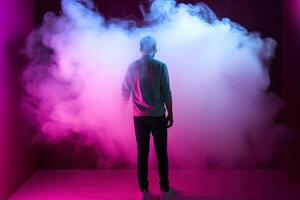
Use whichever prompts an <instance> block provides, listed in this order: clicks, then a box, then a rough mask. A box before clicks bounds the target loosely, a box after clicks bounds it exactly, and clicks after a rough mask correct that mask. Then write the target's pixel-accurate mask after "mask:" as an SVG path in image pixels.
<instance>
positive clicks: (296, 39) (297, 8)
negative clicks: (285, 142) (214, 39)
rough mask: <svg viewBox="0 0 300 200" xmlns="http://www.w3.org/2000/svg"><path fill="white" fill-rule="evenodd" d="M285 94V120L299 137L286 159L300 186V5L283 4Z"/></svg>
mask: <svg viewBox="0 0 300 200" xmlns="http://www.w3.org/2000/svg"><path fill="white" fill-rule="evenodd" d="M282 44H283V50H282V72H281V74H282V83H283V84H282V94H283V98H284V99H285V101H286V104H287V107H286V110H285V113H284V120H285V121H286V122H287V123H288V125H289V127H291V128H292V129H293V130H295V132H296V134H297V136H296V138H295V139H294V142H293V144H292V145H290V149H289V152H287V156H286V163H287V164H286V167H287V171H288V172H289V174H290V175H291V176H292V177H294V178H296V179H297V180H298V182H300V170H299V169H300V157H299V154H300V123H299V122H300V68H299V63H300V51H299V47H300V1H299V0H285V1H283V23H282Z"/></svg>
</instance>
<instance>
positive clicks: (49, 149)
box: [0, 0, 300, 199]
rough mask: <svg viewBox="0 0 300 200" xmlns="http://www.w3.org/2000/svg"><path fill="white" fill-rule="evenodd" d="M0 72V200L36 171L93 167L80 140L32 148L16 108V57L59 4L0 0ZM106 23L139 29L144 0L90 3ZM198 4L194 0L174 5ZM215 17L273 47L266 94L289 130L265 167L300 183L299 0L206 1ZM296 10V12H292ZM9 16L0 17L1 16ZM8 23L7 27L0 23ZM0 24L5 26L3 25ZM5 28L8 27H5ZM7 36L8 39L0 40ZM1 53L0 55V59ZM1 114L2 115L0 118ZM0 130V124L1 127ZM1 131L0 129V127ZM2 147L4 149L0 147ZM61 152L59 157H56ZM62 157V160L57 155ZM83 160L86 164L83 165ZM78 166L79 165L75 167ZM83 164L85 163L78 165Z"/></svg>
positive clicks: (90, 152) (19, 60) (19, 62)
mask: <svg viewBox="0 0 300 200" xmlns="http://www.w3.org/2000/svg"><path fill="white" fill-rule="evenodd" d="M0 2H1V5H2V7H1V9H0V11H1V12H0V16H1V17H0V22H1V23H0V25H1V26H0V28H1V30H0V36H1V37H0V39H2V40H5V42H4V43H2V40H1V43H0V48H1V57H0V67H1V69H2V68H3V69H4V72H5V74H3V76H1V77H6V79H7V80H0V84H1V83H2V82H5V84H6V85H7V88H8V90H7V92H5V94H2V93H1V94H0V95H6V96H9V97H10V98H9V99H11V101H10V102H9V104H7V105H6V107H7V109H8V110H9V113H10V114H9V115H7V116H6V121H5V122H0V123H2V124H3V123H5V124H7V128H6V129H3V130H2V129H1V130H0V131H2V132H1V133H0V199H6V198H7V197H8V196H9V195H10V194H12V193H13V192H14V191H15V190H16V189H17V188H18V187H19V186H20V185H21V184H22V183H24V181H26V180H27V179H28V178H29V177H30V176H31V175H32V174H33V173H34V172H35V171H37V170H39V169H45V168H48V169H56V168H95V167H96V166H97V164H96V158H97V155H95V151H94V149H95V148H93V146H90V147H84V148H82V149H81V150H80V151H79V152H78V151H77V152H76V154H75V153H74V152H75V149H74V146H76V143H77V142H78V141H79V140H80V137H79V136H76V135H74V137H73V139H72V140H71V142H70V141H62V142H61V144H49V143H47V144H34V143H32V142H31V139H32V138H33V137H34V133H33V132H34V131H33V130H34V129H31V128H30V127H29V125H28V124H26V121H24V119H22V117H21V115H20V114H19V113H18V105H19V104H20V97H21V96H20V94H21V90H22V89H21V86H20V82H19V79H20V74H21V71H22V68H23V67H24V66H26V59H25V58H24V56H23V55H22V53H21V48H22V46H24V44H25V40H26V37H27V36H28V34H29V33H30V31H32V30H33V29H34V26H38V25H40V24H41V22H42V19H43V15H44V13H45V12H47V11H52V12H55V13H57V14H58V13H59V12H60V1H59V0H10V1H5V0H0ZM95 2H96V5H97V7H98V9H99V10H100V12H101V13H102V14H103V15H104V17H105V18H107V19H110V18H122V19H123V18H125V19H134V20H136V21H137V22H138V24H141V25H142V23H143V22H142V14H141V12H140V10H139V5H140V4H142V5H144V6H145V7H146V8H148V7H149V3H148V1H146V0H140V1H138V0H95ZM178 2H185V3H197V2H198V1H195V0H191V1H178ZM204 2H205V3H206V4H207V5H208V6H209V7H210V8H211V9H212V10H213V11H214V12H215V13H216V15H217V16H218V17H219V18H223V17H228V18H230V19H231V20H233V21H235V22H237V23H239V24H241V25H242V26H244V27H246V28H247V29H248V30H249V31H258V32H260V33H261V34H262V36H263V37H272V38H273V39H275V40H276V41H277V43H278V47H277V49H276V57H275V58H274V60H273V63H272V64H271V86H270V90H272V91H274V92H276V93H277V94H278V95H280V96H281V97H282V98H283V100H284V101H285V103H286V106H285V109H284V110H283V112H282V113H281V115H280V116H279V118H278V122H284V123H285V124H287V125H288V126H289V127H290V128H291V130H293V131H294V133H295V134H294V135H295V137H293V139H292V141H291V143H290V144H289V147H288V148H287V149H286V150H285V152H283V155H281V156H282V164H281V165H277V164H278V163H277V164H276V165H273V166H269V168H270V169H274V168H276V169H282V170H284V171H285V172H287V173H288V174H289V176H290V177H291V178H292V179H294V180H296V181H298V182H299V183H300V137H299V136H300V114H299V113H300V103H299V102H300V66H299V63H300V53H299V51H298V48H299V44H300V15H299V14H297V13H300V1H299V0H205V1H204ZM297 6H298V7H297ZM6 10H7V11H8V12H4V11H6ZM4 21H7V23H3V22H4ZM3 24H4V25H3ZM6 24H8V25H6ZM3 33H7V34H6V35H7V37H6V36H5V37H4V36H3ZM2 54H3V55H2ZM0 92H1V91H0ZM0 114H1V113H0ZM0 125H1V124H0ZM0 128H1V126H0ZM3 144H6V145H3ZM59 152H60V154H59ZM61 152H64V155H61ZM82 159H84V160H85V162H82ZM78 161H79V162H78ZM82 163H84V164H82Z"/></svg>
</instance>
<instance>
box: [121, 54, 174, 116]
mask: <svg viewBox="0 0 300 200" xmlns="http://www.w3.org/2000/svg"><path fill="white" fill-rule="evenodd" d="M130 95H132V102H133V115H134V116H162V115H164V114H165V111H166V109H165V106H164V103H170V102H171V101H172V95H171V89H170V82H169V74H168V69H167V66H166V64H164V63H162V62H160V61H158V60H155V59H154V58H152V57H151V56H149V55H145V56H143V57H142V58H141V59H139V60H136V61H135V62H133V63H132V64H131V65H130V66H129V67H128V69H127V72H126V75H125V79H124V81H123V84H122V97H123V99H124V100H125V101H128V100H129V98H130Z"/></svg>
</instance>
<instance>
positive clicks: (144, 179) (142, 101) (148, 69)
mask: <svg viewBox="0 0 300 200" xmlns="http://www.w3.org/2000/svg"><path fill="white" fill-rule="evenodd" d="M140 51H141V53H142V57H141V58H140V59H138V60H136V61H135V62H133V63H132V64H131V65H130V66H129V68H128V69H127V72H126V76H125V79H124V82H123V85H122V97H123V99H124V101H125V102H127V101H128V100H129V98H130V96H132V102H133V114H134V128H135V134H136V141H137V146H138V161H137V169H138V170H137V171H138V180H139V187H140V191H141V193H140V196H141V197H140V198H141V199H149V198H150V197H149V192H148V185H149V183H148V157H149V142H150V133H152V136H153V139H154V145H155V151H156V155H157V160H158V171H159V177H160V187H161V191H162V194H161V195H162V199H165V200H167V199H170V198H171V197H172V196H173V194H174V191H173V190H171V189H170V188H169V178H168V176H169V174H168V173H169V172H168V170H169V169H168V155H167V128H169V127H171V126H172V125H173V112H172V96H171V90H170V83H169V74H168V69H167V66H166V65H165V64H164V63H162V62H160V61H158V60H156V59H154V55H155V53H156V51H157V49H156V41H155V39H154V38H152V37H150V36H146V37H144V38H142V39H141V41H140ZM165 107H166V108H167V112H168V115H167V117H165V112H166V109H165Z"/></svg>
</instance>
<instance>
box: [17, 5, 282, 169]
mask: <svg viewBox="0 0 300 200" xmlns="http://www.w3.org/2000/svg"><path fill="white" fill-rule="evenodd" d="M61 7H62V12H61V14H60V15H58V16H57V15H55V14H54V13H52V12H49V13H46V14H45V16H44V21H43V24H42V25H41V27H39V28H37V29H36V30H35V31H34V32H33V33H32V34H31V35H30V37H29V38H28V42H27V46H26V53H27V55H28V57H29V58H30V60H31V63H30V65H29V66H28V67H27V68H26V69H25V70H24V72H23V77H22V78H23V79H22V82H23V84H24V87H25V90H26V92H27V95H26V96H24V101H23V102H24V109H23V111H24V113H25V114H26V116H28V117H29V118H30V120H31V121H32V122H34V124H35V125H37V127H38V128H39V130H40V135H39V137H40V138H43V139H44V140H46V141H59V140H61V139H64V138H68V137H70V135H71V134H73V133H78V134H81V135H84V136H86V137H85V140H84V141H82V142H84V143H87V144H89V143H94V142H95V141H96V142H97V146H98V147H97V148H99V149H98V152H99V165H105V166H107V167H112V166H114V163H116V162H120V160H121V161H123V162H124V163H127V165H128V166H135V162H136V141H135V135H134V129H133V120H132V104H131V103H129V105H128V106H127V107H126V111H125V113H124V112H122V108H121V103H120V100H121V98H120V97H121V96H120V95H121V84H122V81H123V78H124V75H125V71H126V69H127V67H128V66H129V64H130V63H131V62H133V61H134V60H136V59H138V58H139V57H140V52H139V40H140V39H141V38H142V37H144V36H146V35H151V36H153V37H154V38H155V39H156V40H157V49H158V52H157V55H156V58H157V59H159V60H161V61H163V62H165V63H166V64H167V66H168V70H169V73H170V81H171V90H172V94H173V100H174V102H173V104H174V105H173V106H174V126H173V127H172V128H170V129H169V132H168V134H169V141H168V142H169V143H168V150H169V159H170V163H171V165H172V166H173V167H181V168H188V167H207V166H221V167H227V166H256V165H257V164H259V163H268V162H270V161H271V160H272V156H273V155H274V153H276V151H278V148H279V147H278V138H279V137H280V136H281V135H282V125H276V124H275V123H274V120H275V118H276V117H277V115H278V113H279V111H280V109H281V107H282V102H281V100H280V99H279V98H278V97H277V96H276V95H275V94H273V93H272V92H269V91H268V87H269V83H270V79H269V65H270V62H271V60H272V57H273V55H274V49H275V48H276V42H275V41H274V40H273V39H272V38H262V37H261V36H260V34H259V33H250V32H248V31H247V30H246V28H244V27H242V26H241V25H239V24H237V23H235V22H233V21H231V20H230V19H227V18H224V19H218V18H217V17H216V15H215V14H214V13H213V11H212V10H210V9H209V8H208V7H207V6H206V5H205V4H204V3H199V4H197V5H190V4H177V3H176V2H175V1H174V0H155V1H153V2H152V6H151V10H150V12H149V13H146V12H143V14H144V20H145V24H147V25H145V26H144V27H137V26H136V25H134V23H133V22H132V21H122V20H119V21H116V20H108V21H106V20H105V19H104V17H103V16H101V13H99V12H98V11H97V10H96V9H95V8H94V5H93V2H92V1H90V0H81V1H76V0H62V1H61ZM142 11H143V10H142ZM103 156H104V157H105V159H100V157H101V158H103ZM150 160H151V163H152V165H153V163H155V162H154V161H155V156H154V154H151V157H150Z"/></svg>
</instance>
